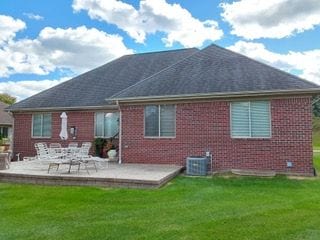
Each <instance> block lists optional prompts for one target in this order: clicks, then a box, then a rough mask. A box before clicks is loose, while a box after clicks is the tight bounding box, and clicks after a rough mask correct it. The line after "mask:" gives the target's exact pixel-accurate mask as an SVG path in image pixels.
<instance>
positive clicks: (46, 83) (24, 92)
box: [0, 78, 69, 101]
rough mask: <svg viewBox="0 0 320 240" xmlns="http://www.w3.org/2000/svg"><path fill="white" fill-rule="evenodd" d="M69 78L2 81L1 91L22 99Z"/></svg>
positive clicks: (0, 83)
mask: <svg viewBox="0 0 320 240" xmlns="http://www.w3.org/2000/svg"><path fill="white" fill-rule="evenodd" d="M68 79H69V78H61V79H58V80H37V81H36V80H28V81H18V82H14V81H8V82H0V89H1V90H0V92H1V93H7V94H9V95H11V96H14V97H16V98H17V101H21V100H23V99H25V98H27V97H30V96H32V95H34V94H36V93H38V92H41V91H43V90H45V89H48V88H51V87H53V86H55V85H58V84H60V83H62V82H64V81H66V80H68Z"/></svg>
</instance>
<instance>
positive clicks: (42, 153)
mask: <svg viewBox="0 0 320 240" xmlns="http://www.w3.org/2000/svg"><path fill="white" fill-rule="evenodd" d="M34 146H35V148H36V151H37V160H39V161H43V162H46V163H49V166H48V173H49V172H50V169H51V168H52V167H54V166H56V167H57V169H56V170H57V171H58V169H59V166H60V164H63V163H66V162H65V161H64V162H63V161H62V160H63V159H62V158H61V157H60V156H58V155H57V154H55V153H54V154H53V153H52V152H50V150H49V148H48V145H47V144H46V143H35V144H34Z"/></svg>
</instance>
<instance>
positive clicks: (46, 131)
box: [42, 114, 51, 137]
mask: <svg viewBox="0 0 320 240" xmlns="http://www.w3.org/2000/svg"><path fill="white" fill-rule="evenodd" d="M42 124H43V126H42V129H43V130H42V137H51V114H43V121H42Z"/></svg>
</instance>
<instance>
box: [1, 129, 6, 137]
mask: <svg viewBox="0 0 320 240" xmlns="http://www.w3.org/2000/svg"><path fill="white" fill-rule="evenodd" d="M1 135H2V137H3V138H8V127H3V128H2V133H1Z"/></svg>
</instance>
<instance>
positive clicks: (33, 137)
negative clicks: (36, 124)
mask: <svg viewBox="0 0 320 240" xmlns="http://www.w3.org/2000/svg"><path fill="white" fill-rule="evenodd" d="M31 138H32V139H51V136H50V137H35V136H32V137H31Z"/></svg>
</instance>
